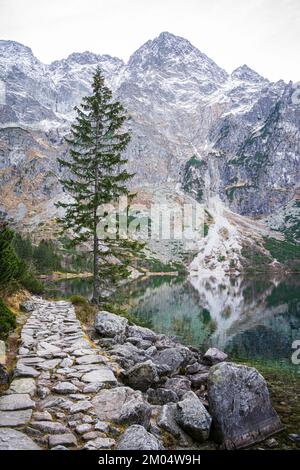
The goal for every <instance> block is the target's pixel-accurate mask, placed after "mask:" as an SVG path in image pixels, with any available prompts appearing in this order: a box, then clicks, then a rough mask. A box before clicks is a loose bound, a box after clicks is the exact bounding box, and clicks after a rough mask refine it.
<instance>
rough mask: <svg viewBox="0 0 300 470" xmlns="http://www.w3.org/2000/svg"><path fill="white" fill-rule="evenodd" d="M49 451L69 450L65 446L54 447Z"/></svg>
mask: <svg viewBox="0 0 300 470" xmlns="http://www.w3.org/2000/svg"><path fill="white" fill-rule="evenodd" d="M51 450H69V449H68V448H67V447H65V446H55V447H52V449H51Z"/></svg>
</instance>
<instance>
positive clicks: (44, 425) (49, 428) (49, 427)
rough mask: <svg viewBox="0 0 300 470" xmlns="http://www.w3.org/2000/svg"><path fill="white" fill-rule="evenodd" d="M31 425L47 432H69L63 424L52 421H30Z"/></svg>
mask: <svg viewBox="0 0 300 470" xmlns="http://www.w3.org/2000/svg"><path fill="white" fill-rule="evenodd" d="M31 426H32V427H33V428H35V429H38V430H40V431H42V432H44V433H47V434H65V433H68V432H69V430H68V428H67V427H66V426H64V425H63V424H61V423H58V422H52V421H32V423H31Z"/></svg>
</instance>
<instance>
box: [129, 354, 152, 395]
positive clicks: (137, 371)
mask: <svg viewBox="0 0 300 470" xmlns="http://www.w3.org/2000/svg"><path fill="white" fill-rule="evenodd" d="M123 380H124V383H125V384H127V385H129V386H131V387H132V388H135V389H137V390H141V391H142V392H145V391H146V390H147V389H148V388H149V387H150V386H152V385H155V384H156V383H157V382H158V381H159V376H158V373H157V370H156V367H155V365H154V364H153V362H152V361H151V360H149V361H146V362H141V363H140V364H136V365H134V366H133V367H131V368H130V369H128V370H127V371H126V373H125V374H124V376H123Z"/></svg>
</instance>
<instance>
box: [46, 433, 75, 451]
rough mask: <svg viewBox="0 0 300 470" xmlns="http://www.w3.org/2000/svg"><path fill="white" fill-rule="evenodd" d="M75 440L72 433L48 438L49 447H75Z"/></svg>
mask: <svg viewBox="0 0 300 470" xmlns="http://www.w3.org/2000/svg"><path fill="white" fill-rule="evenodd" d="M76 445H77V439H76V437H75V436H74V434H72V433H65V434H56V435H53V436H49V447H50V448H51V447H56V446H76Z"/></svg>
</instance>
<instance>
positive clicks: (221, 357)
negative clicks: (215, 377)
mask: <svg viewBox="0 0 300 470" xmlns="http://www.w3.org/2000/svg"><path fill="white" fill-rule="evenodd" d="M227 357H228V355H227V354H225V353H224V352H223V351H220V350H219V349H217V348H209V349H208V350H207V351H206V353H205V354H204V356H203V360H204V361H205V362H206V363H207V364H209V365H214V364H218V363H219V362H223V361H226V359H227Z"/></svg>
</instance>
